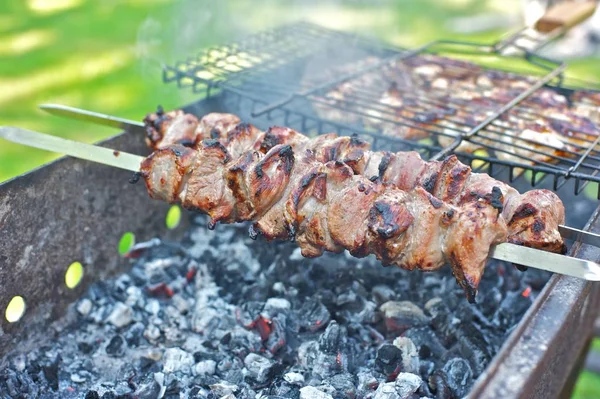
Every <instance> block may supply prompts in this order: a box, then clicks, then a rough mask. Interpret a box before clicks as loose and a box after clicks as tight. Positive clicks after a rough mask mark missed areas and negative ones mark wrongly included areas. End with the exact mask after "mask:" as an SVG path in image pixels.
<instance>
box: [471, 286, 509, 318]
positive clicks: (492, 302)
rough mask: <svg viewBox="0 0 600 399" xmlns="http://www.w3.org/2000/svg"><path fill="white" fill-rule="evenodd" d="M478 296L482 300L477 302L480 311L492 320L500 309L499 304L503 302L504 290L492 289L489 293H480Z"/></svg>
mask: <svg viewBox="0 0 600 399" xmlns="http://www.w3.org/2000/svg"><path fill="white" fill-rule="evenodd" d="M478 295H481V300H479V301H477V302H478V307H479V309H481V312H482V313H483V314H484V315H486V317H488V318H489V319H492V318H493V316H494V313H495V312H496V309H498V304H499V303H500V302H502V296H503V294H502V290H501V289H500V288H498V287H492V288H490V289H489V290H487V291H480V292H479V294H478Z"/></svg>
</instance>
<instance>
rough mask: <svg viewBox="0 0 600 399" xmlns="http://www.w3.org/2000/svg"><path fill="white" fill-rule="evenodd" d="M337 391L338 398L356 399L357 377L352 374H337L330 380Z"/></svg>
mask: <svg viewBox="0 0 600 399" xmlns="http://www.w3.org/2000/svg"><path fill="white" fill-rule="evenodd" d="M329 383H330V384H331V386H332V387H333V388H334V389H335V392H336V397H342V398H354V397H355V396H356V377H355V376H354V375H353V374H350V373H341V374H336V375H334V376H333V377H331V378H330V379H329Z"/></svg>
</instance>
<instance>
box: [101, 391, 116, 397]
mask: <svg viewBox="0 0 600 399" xmlns="http://www.w3.org/2000/svg"><path fill="white" fill-rule="evenodd" d="M102 399H117V395H116V394H115V393H114V392H113V391H106V392H104V395H102Z"/></svg>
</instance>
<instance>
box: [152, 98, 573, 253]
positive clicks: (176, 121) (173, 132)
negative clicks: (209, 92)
mask: <svg viewBox="0 0 600 399" xmlns="http://www.w3.org/2000/svg"><path fill="white" fill-rule="evenodd" d="M194 118H195V116H193V115H191V114H185V113H184V112H183V111H181V110H176V111H171V112H168V113H158V114H156V113H153V114H149V115H148V116H147V117H146V119H145V123H146V127H147V130H148V132H149V134H148V136H152V137H158V138H160V139H158V140H155V141H152V142H151V148H153V149H156V148H160V147H162V146H165V145H169V144H176V143H180V142H181V141H180V140H177V138H178V137H185V139H184V141H185V142H194V143H198V142H200V141H201V140H204V139H209V138H210V139H218V140H219V141H220V143H221V144H222V145H223V146H225V147H226V148H227V150H228V151H229V153H230V154H231V155H232V157H234V158H235V157H237V156H239V155H240V154H242V153H244V152H246V151H248V150H252V149H258V150H260V151H262V152H263V153H264V152H266V151H267V150H269V149H270V148H272V147H273V146H274V145H276V144H289V145H291V146H292V148H293V149H294V151H295V152H296V153H302V152H303V151H310V152H312V153H314V154H317V159H318V160H319V161H320V162H329V161H341V162H343V163H345V164H346V165H348V166H350V167H351V168H352V170H353V172H354V173H355V174H360V175H363V176H365V177H367V178H370V179H374V178H377V179H379V180H381V181H382V182H383V183H386V184H392V185H394V186H396V187H398V188H400V189H402V190H412V189H414V188H416V187H419V186H420V187H423V188H425V190H427V191H428V192H429V193H431V194H432V195H434V196H435V197H436V198H438V199H440V200H442V201H446V202H449V203H452V204H454V205H459V204H464V203H469V202H473V201H477V200H478V199H479V198H484V197H486V196H490V195H491V193H492V192H494V187H497V188H498V190H499V191H498V190H496V191H495V194H494V195H495V196H496V203H497V204H498V206H499V207H501V208H502V209H503V211H502V214H501V216H502V217H503V218H504V219H505V221H506V223H507V226H508V232H509V233H508V242H511V243H514V244H521V245H525V246H528V247H532V248H536V249H544V250H546V251H552V252H565V250H566V247H565V245H564V242H563V240H562V237H561V236H560V234H559V232H558V225H559V224H562V223H563V222H564V207H563V205H562V202H561V201H560V199H559V198H558V196H556V194H554V193H553V192H551V191H548V190H531V191H528V192H526V193H524V194H519V192H518V191H517V190H515V189H514V188H512V187H510V186H509V185H507V184H505V183H503V182H500V181H498V180H496V179H493V178H491V177H490V176H489V175H487V174H480V173H472V172H471V169H470V168H469V167H468V166H466V165H464V164H462V163H461V162H460V161H458V159H457V158H456V157H455V156H451V157H448V158H447V159H446V160H444V161H431V162H426V161H424V160H422V159H421V157H420V155H419V154H418V153H416V152H397V153H387V152H374V151H369V144H368V143H366V142H364V141H362V140H360V139H358V138H356V137H338V136H337V135H336V134H324V135H320V136H318V137H316V138H313V139H309V138H308V137H306V136H304V135H302V134H300V133H298V132H296V131H294V130H292V129H288V128H281V127H274V128H271V129H269V131H267V132H266V133H265V132H261V131H260V130H259V129H257V128H256V127H254V126H252V125H249V124H242V123H241V121H240V119H239V118H238V117H237V116H235V115H232V114H222V113H211V114H207V115H205V116H204V117H203V118H201V119H200V120H198V119H195V121H196V123H191V124H188V123H187V122H186V124H185V126H186V129H185V131H184V132H179V133H178V130H180V127H181V126H182V123H181V121H183V120H185V121H193V120H194ZM192 130H194V133H193V134H192V133H190V132H191V131H192Z"/></svg>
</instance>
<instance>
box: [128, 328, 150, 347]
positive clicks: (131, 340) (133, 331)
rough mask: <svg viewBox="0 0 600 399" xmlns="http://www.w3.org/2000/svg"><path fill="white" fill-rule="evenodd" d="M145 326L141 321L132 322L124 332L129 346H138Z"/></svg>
mask: <svg viewBox="0 0 600 399" xmlns="http://www.w3.org/2000/svg"><path fill="white" fill-rule="evenodd" d="M145 329H146V326H144V324H143V323H140V322H137V323H135V324H133V325H132V326H131V327H129V329H128V330H127V332H126V333H125V340H126V341H127V344H128V345H129V346H138V345H139V344H140V339H141V338H143V334H144V330H145Z"/></svg>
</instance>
